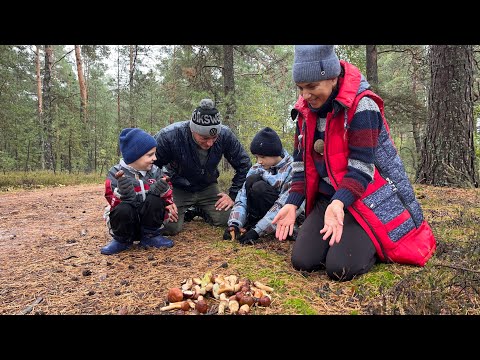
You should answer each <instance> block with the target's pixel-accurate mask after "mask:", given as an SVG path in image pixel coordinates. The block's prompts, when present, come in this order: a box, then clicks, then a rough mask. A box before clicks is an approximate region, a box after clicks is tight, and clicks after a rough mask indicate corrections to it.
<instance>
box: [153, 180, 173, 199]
mask: <svg viewBox="0 0 480 360" xmlns="http://www.w3.org/2000/svg"><path fill="white" fill-rule="evenodd" d="M169 189H170V186H168V184H167V182H166V181H165V180H163V179H158V180H157V182H155V183H153V184H152V185H151V186H150V189H149V190H148V192H149V193H150V194H152V195H156V196H160V197H162V196H163V195H164V194H165V193H166V192H167V191H168V190H169Z"/></svg>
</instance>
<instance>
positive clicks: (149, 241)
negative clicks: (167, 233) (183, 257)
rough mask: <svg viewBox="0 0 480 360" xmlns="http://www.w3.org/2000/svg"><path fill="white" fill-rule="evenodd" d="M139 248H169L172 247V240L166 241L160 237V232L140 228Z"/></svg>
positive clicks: (143, 227) (159, 230)
mask: <svg viewBox="0 0 480 360" xmlns="http://www.w3.org/2000/svg"><path fill="white" fill-rule="evenodd" d="M139 245H140V246H142V247H145V248H146V247H149V246H151V247H156V248H171V247H172V246H173V240H170V239H167V238H166V237H163V236H162V230H161V229H160V228H158V229H151V228H147V227H145V226H142V239H141V240H140V244H139Z"/></svg>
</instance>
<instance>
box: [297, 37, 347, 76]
mask: <svg viewBox="0 0 480 360" xmlns="http://www.w3.org/2000/svg"><path fill="white" fill-rule="evenodd" d="M340 71H341V67H340V60H338V57H337V54H336V53H335V50H334V46H333V45H295V53H294V60H293V68H292V73H293V81H294V82H295V83H303V82H317V81H321V80H327V79H333V78H335V77H337V76H338V75H340Z"/></svg>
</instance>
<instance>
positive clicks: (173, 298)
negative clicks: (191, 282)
mask: <svg viewBox="0 0 480 360" xmlns="http://www.w3.org/2000/svg"><path fill="white" fill-rule="evenodd" d="M167 300H168V301H169V302H171V303H174V302H179V301H182V300H183V292H182V290H181V289H179V288H171V289H170V290H168V295H167Z"/></svg>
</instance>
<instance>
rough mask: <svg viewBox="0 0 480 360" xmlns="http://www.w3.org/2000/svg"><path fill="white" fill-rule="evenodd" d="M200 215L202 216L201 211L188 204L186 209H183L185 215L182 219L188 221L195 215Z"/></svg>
mask: <svg viewBox="0 0 480 360" xmlns="http://www.w3.org/2000/svg"><path fill="white" fill-rule="evenodd" d="M197 216H200V217H203V212H202V211H201V210H200V209H199V208H198V207H196V206H190V207H189V208H188V209H187V210H186V211H185V217H184V218H183V219H184V221H186V222H190V221H192V220H193V219H195V217H197Z"/></svg>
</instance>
